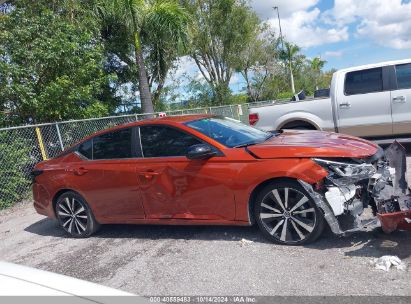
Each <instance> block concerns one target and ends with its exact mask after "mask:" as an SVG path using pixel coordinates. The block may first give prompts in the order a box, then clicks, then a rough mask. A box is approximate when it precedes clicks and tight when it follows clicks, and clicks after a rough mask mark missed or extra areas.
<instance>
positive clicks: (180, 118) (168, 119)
mask: <svg viewBox="0 0 411 304" xmlns="http://www.w3.org/2000/svg"><path fill="white" fill-rule="evenodd" d="M213 116H215V115H210V114H191V115H179V116H165V117H160V118H150V119H145V120H142V121H138V122H137V123H131V124H132V125H133V124H139V123H141V122H143V123H153V122H164V121H165V122H175V123H185V122H188V121H193V120H197V119H203V118H208V117H213Z"/></svg>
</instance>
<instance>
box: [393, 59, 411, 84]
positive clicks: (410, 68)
mask: <svg viewBox="0 0 411 304" xmlns="http://www.w3.org/2000/svg"><path fill="white" fill-rule="evenodd" d="M395 73H396V75H397V88H398V89H410V88H411V63H407V64H401V65H396V66H395Z"/></svg>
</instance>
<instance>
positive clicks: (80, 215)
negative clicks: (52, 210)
mask: <svg viewBox="0 0 411 304" xmlns="http://www.w3.org/2000/svg"><path fill="white" fill-rule="evenodd" d="M56 216H57V219H58V221H59V224H60V226H61V227H62V228H63V229H64V230H65V231H66V232H67V233H68V234H70V235H71V236H72V237H77V238H84V237H89V236H90V235H92V234H93V233H94V232H96V231H97V230H98V228H99V226H100V225H99V224H98V223H97V221H96V219H95V218H94V215H93V213H92V212H91V209H90V207H89V206H88V204H87V202H86V201H85V200H84V199H83V198H82V197H81V196H80V195H79V194H77V193H76V192H73V191H69V192H65V193H64V194H62V195H61V196H60V197H59V198H58V199H57V203H56Z"/></svg>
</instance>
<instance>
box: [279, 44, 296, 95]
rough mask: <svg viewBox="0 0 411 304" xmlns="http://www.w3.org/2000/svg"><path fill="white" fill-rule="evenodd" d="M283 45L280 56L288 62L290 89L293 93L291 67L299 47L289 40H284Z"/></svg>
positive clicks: (292, 67)
mask: <svg viewBox="0 0 411 304" xmlns="http://www.w3.org/2000/svg"><path fill="white" fill-rule="evenodd" d="M284 46H285V49H283V50H281V52H280V58H281V59H282V60H284V61H285V62H286V63H287V64H288V68H289V70H290V80H291V91H292V92H293V94H295V87H294V74H293V69H294V63H295V61H296V60H297V57H298V56H297V55H298V53H299V52H300V47H299V46H298V45H295V44H292V43H289V42H285V43H284Z"/></svg>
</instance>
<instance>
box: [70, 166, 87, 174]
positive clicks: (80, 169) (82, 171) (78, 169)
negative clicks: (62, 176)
mask: <svg viewBox="0 0 411 304" xmlns="http://www.w3.org/2000/svg"><path fill="white" fill-rule="evenodd" d="M73 171H74V174H75V175H84V174H86V173H87V172H88V170H87V169H86V168H83V167H80V168H77V169H74V170H73Z"/></svg>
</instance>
